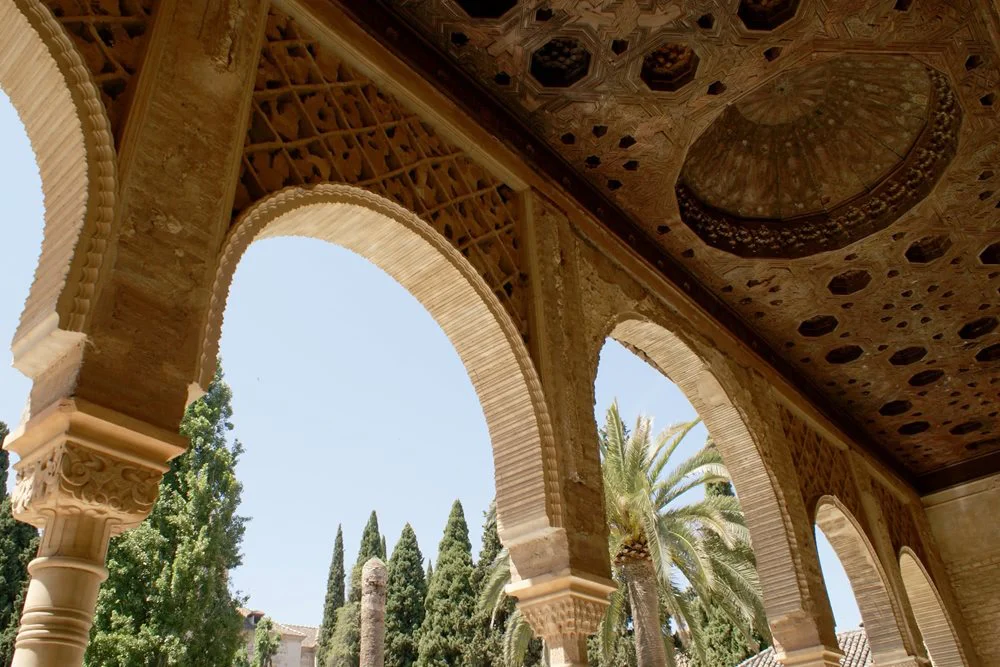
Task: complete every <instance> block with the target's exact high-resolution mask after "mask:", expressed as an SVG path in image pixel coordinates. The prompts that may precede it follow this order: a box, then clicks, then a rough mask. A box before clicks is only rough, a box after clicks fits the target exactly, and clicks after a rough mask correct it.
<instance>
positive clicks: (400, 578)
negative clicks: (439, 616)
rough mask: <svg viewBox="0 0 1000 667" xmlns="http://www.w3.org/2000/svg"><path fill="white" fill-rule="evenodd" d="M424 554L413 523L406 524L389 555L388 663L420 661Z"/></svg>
mask: <svg viewBox="0 0 1000 667" xmlns="http://www.w3.org/2000/svg"><path fill="white" fill-rule="evenodd" d="M426 597H427V582H426V580H425V579H424V557H423V556H422V555H421V553H420V547H419V546H418V545H417V535H416V533H414V532H413V528H412V527H411V526H410V524H406V525H405V526H403V534H402V535H400V537H399V541H398V542H396V547H395V548H394V549H393V550H392V557H391V558H390V559H389V582H388V584H387V586H386V602H385V667H412V666H413V665H414V664H416V662H417V637H418V634H419V630H420V625H421V624H422V623H423V621H424V600H425V599H426Z"/></svg>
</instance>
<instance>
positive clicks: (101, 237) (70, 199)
mask: <svg viewBox="0 0 1000 667" xmlns="http://www.w3.org/2000/svg"><path fill="white" fill-rule="evenodd" d="M0 45H2V47H0V87H2V88H3V90H4V91H5V92H6V93H7V94H8V95H9V96H10V100H11V102H12V104H13V105H14V108H15V109H17V112H18V115H19V117H20V118H21V122H22V123H23V124H24V127H25V130H26V131H27V134H28V138H29V140H30V141H31V147H32V149H33V151H34V153H35V159H36V162H37V165H38V170H39V173H40V176H41V182H42V193H43V195H44V199H45V226H44V232H43V240H42V250H41V256H40V258H39V262H38V268H37V270H36V272H35V279H34V282H33V283H32V286H31V289H30V292H29V294H28V299H27V302H26V303H25V307H24V311H23V312H22V314H21V321H20V324H19V325H18V329H17V332H16V333H15V336H14V341H13V343H12V349H13V352H14V365H15V366H16V367H17V368H18V369H19V370H21V371H22V372H23V373H25V374H26V375H28V376H31V377H35V376H37V375H38V374H39V373H40V372H41V371H43V370H44V369H45V368H47V367H48V366H49V365H50V364H51V363H52V362H53V361H55V360H57V359H59V358H62V356H63V355H64V354H65V353H66V352H67V351H68V350H69V349H70V348H71V347H73V346H74V345H78V344H79V343H80V342H81V341H82V339H83V334H82V333H80V332H82V331H83V330H84V326H85V321H86V317H87V315H88V311H89V309H90V303H91V300H92V298H93V296H94V290H95V286H96V284H97V282H98V278H99V272H100V268H101V265H102V263H103V256H104V251H105V248H106V245H107V242H108V239H109V238H110V237H111V231H112V229H111V228H112V222H113V216H114V203H115V197H116V191H117V184H116V175H115V171H116V167H115V149H114V140H113V137H112V134H111V125H110V123H109V121H108V118H107V113H106V111H105V108H104V104H103V102H102V101H101V95H100V91H99V90H98V89H97V86H96V85H95V84H94V82H93V80H92V79H91V77H90V74H89V71H88V70H87V68H86V66H85V64H84V62H83V59H82V58H81V56H80V54H79V52H78V51H77V50H76V48H75V47H74V46H73V44H72V42H71V41H70V39H69V37H68V36H67V35H66V33H65V32H64V30H63V28H62V26H61V25H60V24H59V22H58V21H57V20H56V19H55V17H53V15H52V13H51V12H50V11H49V10H48V9H47V8H46V7H45V6H44V5H42V4H41V3H40V2H39V1H38V0H0Z"/></svg>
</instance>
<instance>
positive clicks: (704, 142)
mask: <svg viewBox="0 0 1000 667" xmlns="http://www.w3.org/2000/svg"><path fill="white" fill-rule="evenodd" d="M339 4H341V5H342V6H343V8H344V10H345V11H346V12H347V13H348V14H349V15H351V16H352V17H353V18H354V19H355V20H356V21H357V22H358V23H359V24H360V25H362V26H363V27H365V28H366V29H367V30H368V31H369V32H370V33H371V34H373V35H374V36H376V37H378V38H379V39H380V40H381V41H382V42H383V43H384V44H385V45H386V46H387V47H388V48H389V49H390V50H392V51H394V52H395V53H396V54H397V55H399V56H400V57H401V58H403V59H404V60H406V61H407V62H409V63H410V64H411V66H413V67H414V68H415V69H417V70H418V71H420V72H421V73H423V74H424V75H425V76H426V78H427V79H428V80H430V81H432V82H434V83H436V84H437V85H438V86H439V87H440V88H441V89H442V90H444V91H445V92H446V93H448V94H450V95H451V96H452V97H453V98H454V99H455V101H456V103H457V104H458V105H460V106H462V107H463V108H465V109H466V110H467V111H469V113H470V114H472V115H473V116H474V117H476V118H477V119H478V120H479V121H480V122H481V123H482V124H483V126H484V127H486V128H487V129H488V130H490V131H491V132H493V133H494V134H496V135H497V136H499V137H501V138H502V139H504V140H505V141H506V142H507V143H508V144H509V145H511V146H513V147H514V148H516V149H517V150H519V151H520V152H521V154H522V155H524V156H525V158H526V159H527V160H528V161H529V162H530V163H532V164H533V165H534V166H535V167H536V168H538V169H539V170H541V171H544V172H546V173H547V174H548V175H549V176H551V177H552V178H553V179H555V180H556V181H557V182H560V183H561V184H562V185H563V186H564V187H565V188H566V189H567V190H568V191H569V192H570V193H571V194H573V195H574V196H575V197H576V198H577V199H578V200H579V201H580V203H581V204H582V205H584V206H585V207H587V208H589V209H590V210H591V211H592V212H594V213H595V215H596V217H597V218H598V219H599V220H601V221H602V222H603V223H604V224H605V225H607V226H608V227H609V229H610V230H611V231H612V232H614V233H615V234H617V235H618V236H619V237H621V238H622V239H623V240H624V241H625V242H627V243H629V244H631V245H632V246H633V248H635V250H636V251H637V252H638V253H639V254H640V255H642V256H643V257H645V258H646V259H647V260H648V261H649V262H650V263H651V264H653V265H654V266H656V267H657V268H658V269H659V270H660V271H661V272H663V273H664V274H665V275H666V276H667V277H668V278H669V279H671V280H673V281H675V282H676V283H678V284H680V285H682V286H685V288H686V289H687V291H688V292H689V293H691V294H692V296H694V297H695V298H696V299H697V300H698V301H699V302H701V303H702V305H703V306H704V307H705V308H706V309H708V310H709V311H710V312H711V313H712V314H713V315H714V316H715V317H716V318H717V319H718V320H719V321H720V322H721V323H722V324H723V325H724V326H727V327H728V328H729V329H731V330H732V331H733V332H734V333H736V334H737V335H739V336H741V337H742V338H744V339H745V340H747V342H748V343H749V344H750V345H751V346H752V347H754V349H756V350H757V351H758V352H759V353H760V354H761V355H762V356H763V357H765V358H766V359H767V360H768V361H770V362H771V363H772V365H774V366H775V367H776V368H777V369H778V370H779V371H780V372H782V373H783V374H785V375H786V376H787V377H789V379H791V380H792V381H793V382H795V383H796V384H797V385H798V386H799V387H800V388H801V389H802V390H803V391H804V392H805V393H806V394H807V395H809V396H810V398H812V399H813V400H814V401H816V402H817V403H818V404H819V405H820V407H821V408H823V409H824V410H825V411H826V412H827V413H828V414H830V415H831V416H833V417H834V418H835V419H836V420H837V421H839V422H840V423H841V424H842V425H843V426H844V427H845V430H846V431H848V432H849V433H851V434H852V435H855V436H856V437H857V438H858V439H859V440H860V441H861V442H862V443H864V444H866V445H867V446H869V447H870V448H872V449H873V450H874V451H875V452H876V453H878V454H880V455H881V456H882V457H883V458H886V459H888V460H890V461H892V462H894V463H895V466H896V467H897V468H898V469H900V470H903V471H904V472H905V474H906V475H907V476H908V477H909V478H910V479H912V480H913V481H914V482H915V483H916V484H917V486H918V488H921V489H922V490H924V491H931V490H934V489H938V488H943V487H945V486H948V485H950V484H954V483H958V482H962V481H965V480H968V479H972V478H975V477H977V476H980V475H984V474H988V473H989V472H993V471H996V470H998V469H1000V418H998V411H1000V407H998V405H1000V400H998V399H1000V162H998V159H997V158H998V142H997V139H998V135H1000V124H998V118H997V111H998V108H1000V98H998V97H997V96H998V95H1000V69H998V65H1000V57H998V53H997V51H996V44H995V42H994V41H993V40H994V39H995V36H996V35H998V34H1000V28H998V22H997V16H996V13H995V10H994V9H993V8H991V5H990V3H989V2H988V1H987V0H978V2H977V1H974V0H964V1H963V0H958V1H951V2H945V1H942V0H880V1H878V2H871V1H863V0H838V1H837V2H820V1H818V0H801V1H799V0H767V1H764V0H742V1H741V0H716V1H710V0H669V1H664V0H519V1H518V0H378V1H376V0H351V1H348V0H342V2H340V3H339ZM994 172H997V173H994Z"/></svg>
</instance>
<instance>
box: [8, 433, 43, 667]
mask: <svg viewBox="0 0 1000 667" xmlns="http://www.w3.org/2000/svg"><path fill="white" fill-rule="evenodd" d="M6 437H7V425H6V424H4V423H3V422H0V442H3V439H4V438H6ZM9 465H10V456H9V455H8V454H7V452H6V451H5V450H2V449H0V498H2V501H0V664H3V665H9V664H10V662H11V660H12V659H13V657H14V640H15V639H16V638H17V629H18V626H19V625H20V622H21V609H22V608H23V607H24V594H25V593H26V592H27V590H28V563H29V562H31V559H32V558H34V557H35V554H36V552H37V551H38V531H37V530H35V527H34V526H30V525H28V524H26V523H21V522H20V521H18V520H17V519H15V518H14V515H13V513H12V510H11V498H10V495H9V494H8V493H7V470H8V467H9Z"/></svg>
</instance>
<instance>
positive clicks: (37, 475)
mask: <svg viewBox="0 0 1000 667" xmlns="http://www.w3.org/2000/svg"><path fill="white" fill-rule="evenodd" d="M4 447H5V448H6V449H8V450H10V451H12V452H15V453H16V454H18V455H19V456H20V457H21V460H20V461H18V462H17V464H16V465H15V466H14V469H15V470H16V472H17V486H16V488H15V490H14V493H13V497H12V505H13V510H14V516H15V517H17V518H18V519H19V520H21V521H25V522H27V523H31V524H33V525H35V526H37V527H39V528H45V527H46V525H47V524H48V523H49V522H51V521H52V520H53V519H54V517H56V516H57V515H59V516H68V515H84V516H90V517H93V518H96V519H102V520H105V521H106V522H107V523H108V524H109V527H110V529H111V532H112V533H118V532H121V531H123V530H127V529H128V528H130V527H132V526H135V525H137V524H139V523H140V522H141V521H142V520H143V519H144V518H145V517H146V516H147V515H148V514H149V512H150V510H152V508H153V504H154V503H155V502H156V496H157V492H158V490H159V484H160V479H161V478H162V476H163V473H164V472H166V471H167V469H168V462H169V461H170V459H172V458H174V457H175V456H177V455H179V454H180V453H182V452H183V451H184V449H185V439H184V438H183V437H181V436H180V435H178V434H174V433H168V432H166V431H163V430H162V429H158V428H156V427H153V426H150V425H148V424H145V423H143V422H140V421H138V420H135V419H132V418H130V417H128V416H126V415H123V414H120V413H117V412H115V411H113V410H108V409H106V408H102V407H100V406H97V405H94V404H92V403H88V402H86V401H82V400H71V399H67V400H60V401H58V402H57V403H55V404H53V405H52V406H49V408H47V409H45V410H43V411H42V412H40V413H39V414H37V415H35V416H34V417H32V419H31V420H30V421H29V422H28V423H27V424H24V425H22V426H21V427H20V428H19V429H18V430H17V431H15V432H14V433H12V434H11V436H10V437H8V439H7V442H6V443H5V445H4Z"/></svg>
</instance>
